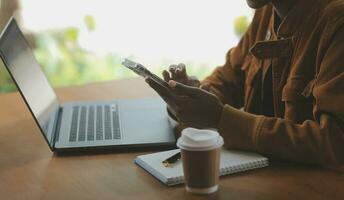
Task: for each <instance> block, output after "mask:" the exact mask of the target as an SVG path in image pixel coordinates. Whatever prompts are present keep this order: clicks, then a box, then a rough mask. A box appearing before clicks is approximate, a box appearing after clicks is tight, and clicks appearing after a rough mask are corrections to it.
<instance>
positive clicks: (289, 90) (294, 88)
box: [282, 76, 313, 123]
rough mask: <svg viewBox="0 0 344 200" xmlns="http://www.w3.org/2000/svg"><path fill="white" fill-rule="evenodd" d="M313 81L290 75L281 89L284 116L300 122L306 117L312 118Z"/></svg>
mask: <svg viewBox="0 0 344 200" xmlns="http://www.w3.org/2000/svg"><path fill="white" fill-rule="evenodd" d="M312 84H313V81H307V80H306V78H304V77H301V76H300V77H292V78H290V79H289V80H288V81H287V84H286V85H285V86H284V87H283V90H282V101H283V102H284V104H285V109H284V110H285V112H284V118H285V119H288V120H291V121H294V122H296V123H302V122H304V121H305V120H307V119H313V98H311V94H312V89H313V87H312Z"/></svg>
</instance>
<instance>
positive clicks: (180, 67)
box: [176, 63, 188, 80]
mask: <svg viewBox="0 0 344 200" xmlns="http://www.w3.org/2000/svg"><path fill="white" fill-rule="evenodd" d="M176 74H177V76H178V77H179V78H180V79H185V80H186V79H187V77H188V75H187V73H186V66H185V64H184V63H179V64H178V68H177V70H176Z"/></svg>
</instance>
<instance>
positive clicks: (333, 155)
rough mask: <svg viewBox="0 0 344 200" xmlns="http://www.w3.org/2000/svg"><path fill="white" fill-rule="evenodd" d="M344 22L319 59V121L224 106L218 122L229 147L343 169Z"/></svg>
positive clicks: (315, 92)
mask: <svg viewBox="0 0 344 200" xmlns="http://www.w3.org/2000/svg"><path fill="white" fill-rule="evenodd" d="M343 55H344V27H342V28H341V29H339V31H337V32H336V33H335V34H334V36H333V37H332V39H331V41H330V42H329V45H328V48H326V50H325V53H324V57H323V59H322V60H321V61H320V62H319V68H318V69H319V71H318V75H317V77H316V79H315V85H314V87H313V91H312V94H313V96H314V99H315V105H314V109H313V115H314V121H312V120H307V121H304V122H303V123H302V124H296V123H294V122H293V121H288V120H285V119H281V118H268V117H264V116H257V115H253V114H249V113H246V112H242V111H239V110H237V109H235V108H233V107H231V106H228V105H227V106H225V108H224V110H223V112H222V117H221V120H220V123H219V126H218V129H219V132H220V133H221V135H222V136H223V137H224V140H225V144H226V145H227V146H228V147H230V148H239V149H247V150H255V151H258V152H260V153H263V154H265V155H269V156H272V157H274V158H279V159H284V160H289V161H296V162H303V163H312V164H321V165H323V166H327V167H330V168H335V169H338V170H340V171H343V170H344V103H343V102H344V56H343Z"/></svg>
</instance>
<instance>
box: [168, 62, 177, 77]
mask: <svg viewBox="0 0 344 200" xmlns="http://www.w3.org/2000/svg"><path fill="white" fill-rule="evenodd" d="M177 67H178V66H177V65H170V67H169V71H170V73H171V79H173V80H176V78H177V77H176V69H177Z"/></svg>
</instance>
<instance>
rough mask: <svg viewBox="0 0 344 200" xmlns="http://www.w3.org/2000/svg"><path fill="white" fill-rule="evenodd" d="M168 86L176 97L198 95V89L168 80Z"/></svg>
mask: <svg viewBox="0 0 344 200" xmlns="http://www.w3.org/2000/svg"><path fill="white" fill-rule="evenodd" d="M168 84H169V86H170V87H171V88H172V89H173V90H174V91H175V92H176V94H178V95H182V96H189V97H196V96H198V95H199V93H200V89H199V88H196V87H191V86H187V85H184V84H181V83H178V82H176V81H173V80H170V81H169V82H168Z"/></svg>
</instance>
